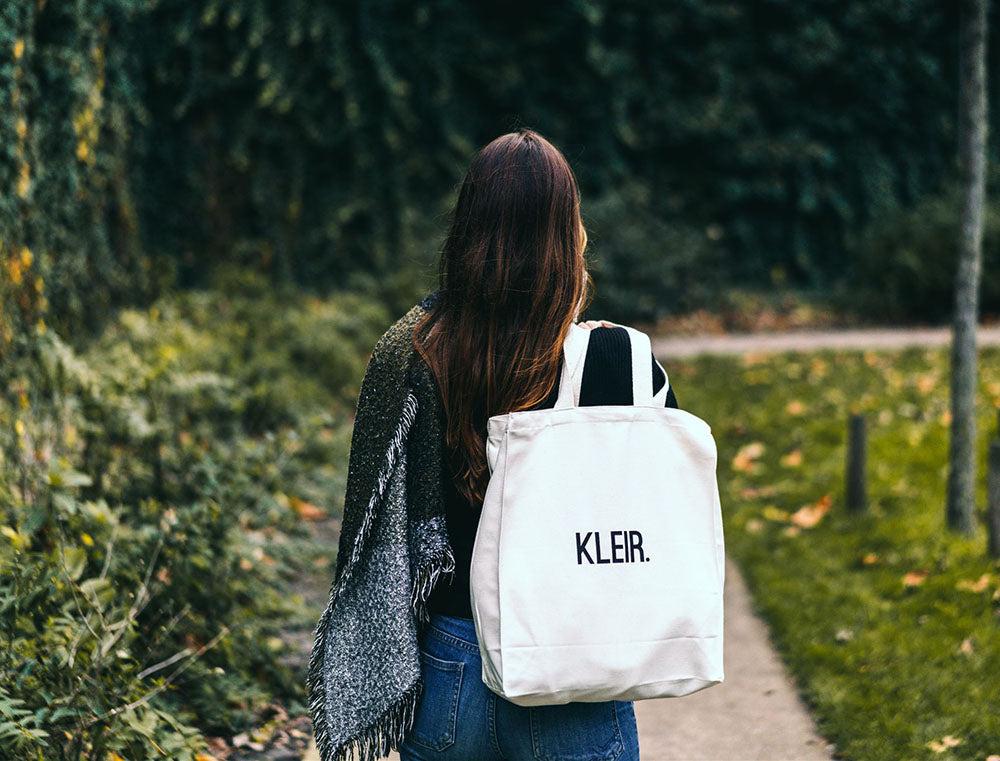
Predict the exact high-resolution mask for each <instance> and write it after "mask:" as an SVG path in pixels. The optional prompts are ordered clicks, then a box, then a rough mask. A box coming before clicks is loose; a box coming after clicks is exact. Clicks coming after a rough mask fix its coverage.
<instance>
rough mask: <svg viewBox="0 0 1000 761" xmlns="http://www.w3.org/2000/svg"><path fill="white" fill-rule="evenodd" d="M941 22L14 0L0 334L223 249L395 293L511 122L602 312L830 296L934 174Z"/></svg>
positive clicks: (952, 39) (905, 2)
mask: <svg viewBox="0 0 1000 761" xmlns="http://www.w3.org/2000/svg"><path fill="white" fill-rule="evenodd" d="M522 11H523V12H522ZM957 28H958V25H957V6H953V5H950V4H941V3H937V2H934V1H933V0H873V1H872V2H866V3H852V4H849V5H848V6H846V7H845V6H844V5H843V4H841V3H836V2H830V1H828V0H822V1H820V0H816V1H815V2H810V3H793V2H788V0H754V1H753V2H733V0H707V1H706V0H699V1H698V2H695V1H694V0H685V1H684V2H674V3H652V2H648V0H602V1H601V2H598V1H596V0H559V2H555V3H546V4H544V5H542V6H536V5H531V6H528V5H523V4H515V5H513V6H512V5H510V4H507V5H504V6H494V5H491V4H482V3H464V2H458V1H457V0H427V1H426V2H420V3H397V2H360V1H359V0H352V1H351V2H338V3H330V2H326V0H292V1H291V2H286V0H280V1H279V0H206V2H204V3H198V4H192V3H190V2H188V0H127V1H124V0H102V1H101V2H96V3H87V4H81V3H55V2H47V1H46V0H15V1H14V2H9V3H6V4H4V7H3V9H2V10H0V95H2V97H3V99H4V100H5V102H8V101H9V102H10V103H11V104H12V108H9V109H3V112H2V114H0V145H2V146H3V150H2V151H0V178H2V183H3V186H4V187H5V188H8V189H14V191H15V192H9V191H8V192H6V193H5V194H4V197H3V198H2V200H0V258H2V259H3V260H4V262H5V263H6V264H7V265H10V264H11V263H12V262H16V261H21V259H20V257H22V254H23V251H24V250H27V251H29V252H30V253H31V254H32V255H33V263H31V264H24V263H23V261H22V264H21V265H19V266H21V269H22V270H23V272H22V273H21V274H22V275H23V277H22V285H21V287H20V288H19V290H18V293H17V294H16V296H11V295H10V294H7V295H6V296H2V303H3V307H4V310H5V312H4V314H5V317H4V320H6V321H8V322H10V321H11V320H13V319H14V318H13V317H12V316H11V314H13V313H15V312H16V313H20V312H25V313H26V314H27V317H26V318H25V319H26V320H27V322H29V323H30V322H32V321H33V320H34V319H35V317H36V315H35V314H34V312H35V311H36V309H35V307H36V304H35V302H36V301H40V300H42V301H43V300H44V299H46V298H47V299H48V301H49V302H51V303H52V304H53V305H54V306H56V307H57V308H56V309H55V310H54V311H53V316H52V318H53V319H55V320H58V321H59V324H60V325H71V324H76V323H82V324H88V323H96V322H98V321H99V319H100V316H101V315H102V314H103V313H104V309H102V307H104V306H106V305H107V304H110V303H115V302H121V301H129V300H146V299H148V298H149V296H150V295H152V294H154V293H156V292H157V290H158V289H159V287H160V285H161V283H162V282H163V281H164V280H167V279H169V278H170V277H172V276H176V277H177V278H178V282H180V283H181V284H183V285H189V284H199V283H201V284H203V283H205V282H207V278H208V277H210V273H211V269H212V267H213V266H214V265H216V264H218V263H219V262H236V263H241V264H250V265H252V266H254V267H257V268H260V269H262V270H264V271H266V272H268V273H269V274H270V275H271V276H272V277H273V278H274V279H276V280H279V281H280V280H294V281H297V282H299V283H303V284H308V285H310V286H313V285H322V286H333V287H339V288H354V289H357V288H360V287H368V286H369V285H372V286H373V287H374V290H376V291H378V292H379V293H380V295H382V296H383V297H385V298H389V299H391V300H393V301H394V302H395V305H396V306H398V307H402V305H403V304H404V303H407V302H408V301H409V298H410V296H411V295H412V293H413V283H414V281H416V282H418V283H426V282H427V281H428V279H429V278H430V276H431V273H432V271H433V262H434V259H435V252H436V251H437V250H438V248H439V246H440V244H441V241H442V236H443V235H444V233H445V230H446V225H447V210H448V208H449V206H450V203H451V201H452V198H453V192H454V189H455V187H456V184H457V182H458V181H459V180H460V179H461V176H462V173H463V171H464V169H465V167H466V166H467V164H468V161H469V160H470V158H471V157H472V155H473V153H474V152H475V150H476V149H477V148H478V147H479V146H481V145H483V144H484V143H486V142H487V141H489V140H491V139H492V138H494V137H496V136H497V135H498V134H500V133H502V132H504V131H507V130H509V129H512V128H513V127H516V126H518V125H520V124H527V125H529V126H532V127H535V128H537V129H539V130H540V131H541V132H542V133H543V134H545V135H547V136H549V137H550V138H551V139H552V140H553V141H554V142H555V143H556V144H557V145H559V146H560V147H561V148H562V149H563V151H564V152H565V154H566V155H567V157H568V158H569V160H570V162H571V163H572V164H573V166H574V167H575V169H576V171H577V173H578V176H579V179H580V182H581V185H582V187H583V190H584V212H585V216H586V218H587V224H588V225H589V227H590V228H591V233H592V234H591V240H592V241H593V255H594V258H595V266H596V267H598V268H600V271H601V274H602V279H601V282H602V283H603V284H604V289H603V290H602V291H600V292H599V293H598V305H599V306H600V308H601V309H602V311H604V312H605V313H606V314H608V315H609V316H613V317H618V318H621V319H635V318H644V319H645V318H652V317H656V316H657V315H658V314H660V313H663V312H669V311H675V310H676V309H679V308H683V307H684V306H686V305H687V304H689V303H691V302H693V303H695V304H697V303H699V302H705V301H707V300H708V299H709V298H710V296H711V293H712V290H713V286H714V285H715V284H716V282H717V281H721V282H722V283H726V282H738V283H741V284H746V283H751V284H753V283H756V284H757V285H765V286H767V285H779V286H780V285H784V284H790V285H796V286H798V287H807V288H812V289H818V290H821V291H822V290H829V289H830V287H831V286H832V285H834V284H835V283H836V282H837V281H838V280H842V279H844V278H847V280H848V282H849V283H850V282H852V281H850V278H851V277H852V276H853V273H855V272H856V268H854V267H853V266H852V265H853V263H854V261H855V257H856V256H857V251H858V245H859V237H860V236H861V233H862V231H863V230H865V229H866V227H867V226H868V225H869V223H871V222H872V221H878V220H880V219H881V218H882V217H883V216H885V215H886V214H889V213H892V212H893V211H894V210H896V209H899V208H904V209H905V208H908V207H910V206H912V205H913V204H914V203H917V202H918V201H920V200H921V199H924V198H926V197H928V196H930V195H932V194H934V193H936V192H937V191H938V190H939V188H940V187H941V185H942V182H943V181H944V180H946V179H947V178H948V177H949V176H950V175H951V171H952V168H953V164H954V155H955V146H956V125H955V123H954V121H955V119H954V115H955V113H956V100H957V98H956V88H955V82H956V81H957V75H956V59H957V44H958V39H957ZM997 38H998V36H997V35H994V36H993V38H992V39H993V40H994V42H993V43H992V45H993V49H994V50H997V49H998V46H997V43H996V42H995V40H996V39H997ZM992 86H993V88H994V90H995V89H996V88H997V83H995V82H994V83H993V85H992ZM998 111H1000V109H992V110H991V114H994V118H995V119H996V118H997V117H995V115H996V114H997V113H998ZM26 259H27V257H26V258H25V260H26ZM879 276H881V273H879ZM887 277H889V278H892V277H894V275H893V273H892V272H889V273H888V274H887ZM41 281H44V283H45V288H44V289H42V288H38V290H37V291H35V290H32V289H33V287H34V283H36V282H41ZM692 284H694V285H695V286H697V287H694V288H692V287H691V285H692ZM8 285H9V284H8ZM636 287H639V288H641V290H642V291H643V294H642V295H641V297H640V298H633V297H632V296H633V293H634V292H635V289H636ZM5 288H6V286H5ZM905 311H907V313H911V312H910V307H909V306H908V305H905ZM18 319H20V318H18Z"/></svg>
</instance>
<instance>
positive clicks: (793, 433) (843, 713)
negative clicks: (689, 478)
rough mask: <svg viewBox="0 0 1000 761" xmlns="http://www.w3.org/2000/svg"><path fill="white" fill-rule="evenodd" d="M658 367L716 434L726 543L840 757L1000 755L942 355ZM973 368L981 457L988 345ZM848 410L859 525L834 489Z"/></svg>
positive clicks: (999, 367)
mask: <svg viewBox="0 0 1000 761" xmlns="http://www.w3.org/2000/svg"><path fill="white" fill-rule="evenodd" d="M665 366H666V368H667V371H668V372H669V373H670V374H671V378H672V379H673V383H674V386H675V387H676V389H677V395H678V399H680V400H681V403H682V405H683V406H684V407H685V408H686V409H689V410H691V411H692V412H694V413H696V414H698V415H700V416H702V417H704V418H705V419H706V420H708V421H709V422H710V423H711V425H712V427H713V430H714V433H715V435H716V437H717V439H718V442H719V476H720V489H721V493H722V499H723V512H724V515H725V527H726V549H727V552H728V553H729V554H731V555H732V556H734V557H735V559H736V560H737V561H738V562H739V564H740V566H741V568H742V569H743V571H744V573H745V575H746V577H747V580H748V582H749V584H750V587H751V591H752V594H753V598H754V601H755V604H756V606H757V607H758V608H759V609H760V611H761V612H762V613H763V614H764V616H765V618H766V619H767V621H768V623H769V624H770V627H771V633H772V636H773V638H774V640H775V642H776V643H777V645H778V647H779V649H780V651H781V652H782V654H783V656H784V658H785V660H786V662H787V663H788V664H789V666H790V667H791V670H792V672H793V673H794V674H795V675H796V676H797V678H798V682H799V685H800V687H801V689H802V692H803V694H804V695H805V697H806V699H807V700H808V702H809V703H810V705H811V706H812V707H813V709H814V714H815V716H816V717H817V719H818V721H819V726H820V729H821V731H822V732H823V734H825V735H826V736H827V737H828V738H830V739H831V740H832V741H834V742H835V743H836V745H837V750H838V752H839V753H840V754H841V755H842V756H843V757H844V758H847V759H851V761H883V760H884V759H890V758H892V759H901V758H906V759H935V758H949V759H970V761H971V760H973V759H974V760H975V761H982V759H985V758H987V757H988V756H991V754H996V753H997V752H998V749H1000V715H998V714H997V712H996V711H991V710H985V707H986V706H995V705H998V704H1000V683H998V682H997V680H996V679H995V675H996V674H997V673H1000V563H994V562H991V561H990V560H989V559H988V558H987V556H986V552H985V544H986V542H985V536H984V533H985V532H984V531H983V530H982V529H981V528H980V530H978V531H977V533H976V535H975V536H974V537H973V538H972V539H964V538H960V537H956V536H955V535H953V534H950V533H949V532H948V531H946V530H945V524H944V512H945V511H944V502H945V475H946V467H947V436H948V417H947V415H948V412H947V410H948V375H947V370H946V368H947V367H948V362H947V353H946V352H945V351H940V350H927V351H924V350H907V351H901V352H892V353H878V354H876V353H872V352H865V353H862V352H838V353H830V352H821V353H815V354H790V355H787V356H782V357H765V356H755V355H748V356H747V357H746V358H745V359H741V358H703V359H700V360H696V361H690V362H680V361H678V362H674V363H669V362H668V363H666V365H665ZM982 368H983V371H982V375H981V386H980V400H981V402H980V406H979V411H980V421H979V422H980V425H979V430H980V433H981V442H980V443H981V446H979V447H978V448H977V449H978V451H979V452H981V453H984V452H985V451H986V446H985V444H986V438H987V437H994V436H996V435H997V430H996V410H997V407H998V406H1000V353H998V352H997V350H995V349H989V350H986V351H985V352H984V354H983V358H982ZM734 389H736V390H737V392H736V393H734ZM851 410H854V411H860V412H863V413H865V414H866V416H867V418H868V422H869V448H870V451H869V477H870V498H871V502H872V505H871V509H870V512H869V514H867V515H864V516H860V517H851V516H849V515H848V514H847V513H846V510H845V507H844V498H843V495H844V486H843V483H844V462H845V450H844V446H845V444H844V442H845V438H846V428H847V425H846V422H847V415H848V412H849V411H851ZM979 472H980V474H981V476H982V474H983V472H984V471H983V468H982V467H981V468H980V471H979ZM984 481H985V478H982V481H981V485H982V482H984ZM983 498H984V494H983V490H982V489H980V492H979V500H980V504H983V501H984V499H983ZM945 738H950V739H945ZM956 740H957V741H958V744H955V745H954V747H949V745H951V744H953V743H954V741H956Z"/></svg>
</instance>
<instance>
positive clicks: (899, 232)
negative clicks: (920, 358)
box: [837, 182, 1000, 323]
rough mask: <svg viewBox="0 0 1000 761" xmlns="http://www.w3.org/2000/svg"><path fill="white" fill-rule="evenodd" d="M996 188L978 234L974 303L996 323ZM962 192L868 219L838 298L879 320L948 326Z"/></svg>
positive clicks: (999, 217) (999, 302) (999, 281)
mask: <svg viewBox="0 0 1000 761" xmlns="http://www.w3.org/2000/svg"><path fill="white" fill-rule="evenodd" d="M996 190H1000V182H994V183H991V187H990V188H989V189H988V194H987V203H986V210H985V215H984V229H983V260H982V274H981V283H980V291H979V292H980V295H979V303H980V310H981V312H982V313H983V314H986V315H990V316H992V317H994V318H996V317H1000V197H998V196H997V193H996ZM961 208H962V194H961V191H960V189H959V188H958V187H956V186H953V185H952V186H949V187H947V188H946V190H945V191H944V192H942V193H941V194H940V195H934V196H929V197H927V198H925V199H923V200H921V201H920V202H918V203H917V204H916V205H915V206H913V207H912V208H899V209H896V210H894V211H892V212H888V213H887V214H886V215H885V216H884V217H882V218H880V219H878V220H875V221H873V223H872V224H871V225H869V227H868V228H867V229H866V230H865V232H864V234H863V235H862V238H861V242H860V245H859V246H858V256H857V261H856V263H855V265H854V270H853V274H852V277H851V278H850V280H849V281H848V282H845V283H842V284H840V286H839V288H838V289H837V290H838V291H839V293H838V300H839V301H840V302H841V303H842V306H843V308H844V309H849V310H853V311H856V312H859V313H862V314H865V315H868V316H871V317H875V318H877V319H878V320H879V321H880V322H893V321H907V320H918V321H922V322H936V323H941V322H947V321H948V319H949V318H950V317H951V312H952V303H953V301H954V291H955V274H956V272H957V270H958V245H957V241H958V236H959V230H960V227H961Z"/></svg>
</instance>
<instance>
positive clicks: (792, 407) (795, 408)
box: [785, 399, 806, 415]
mask: <svg viewBox="0 0 1000 761" xmlns="http://www.w3.org/2000/svg"><path fill="white" fill-rule="evenodd" d="M805 411H806V406H805V405H804V404H803V403H802V402H801V401H800V400H798V399H792V401H790V402H789V403H788V405H787V406H786V407H785V412H787V413H788V414H789V415H801V414H802V413H803V412H805Z"/></svg>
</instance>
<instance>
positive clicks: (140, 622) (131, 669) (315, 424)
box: [0, 282, 388, 761]
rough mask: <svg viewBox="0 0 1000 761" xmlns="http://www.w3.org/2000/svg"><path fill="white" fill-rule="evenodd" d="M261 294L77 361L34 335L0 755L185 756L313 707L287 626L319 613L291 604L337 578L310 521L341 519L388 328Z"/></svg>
mask: <svg viewBox="0 0 1000 761" xmlns="http://www.w3.org/2000/svg"><path fill="white" fill-rule="evenodd" d="M250 286H251V287H249V288H247V287H244V288H243V289H242V293H240V294H239V295H233V292H234V290H235V289H234V287H233V285H232V283H230V286H229V287H228V288H227V290H228V291H229V293H230V295H227V296H223V295H220V294H219V293H217V292H216V293H213V292H198V291H196V292H189V293H187V294H185V295H183V296H180V297H171V298H167V299H163V300H161V301H159V302H157V303H156V304H154V306H153V307H151V308H149V309H145V310H132V309H130V310H126V311H124V312H123V313H122V315H121V317H120V318H119V319H117V320H116V321H115V322H114V323H112V324H110V325H109V326H108V327H107V329H106V330H105V331H104V332H103V333H102V335H101V336H100V337H99V339H98V340H97V341H96V342H94V343H93V344H92V345H90V346H88V347H87V348H86V350H85V351H84V352H82V353H76V352H74V351H73V350H72V349H71V348H70V347H69V346H67V345H66V344H65V343H63V342H62V341H61V340H60V339H59V338H58V337H57V336H56V335H55V334H54V333H53V332H52V331H42V332H39V333H38V334H36V335H34V336H32V342H31V343H32V350H31V352H30V354H29V355H28V357H27V358H26V359H25V360H24V361H23V362H22V363H20V364H19V365H18V367H17V368H15V370H14V371H12V372H11V381H10V383H9V384H8V385H7V386H5V387H4V389H3V392H2V396H0V757H3V758H4V759H11V760H12V761H13V760H14V759H40V758H46V759H61V760H63V761H70V760H76V759H92V760H93V761H98V760H99V759H104V758H116V757H121V758H128V759H143V758H150V759H153V758H164V757H167V758H171V759H177V760H178V761H184V760H185V759H188V760H190V759H193V758H194V754H195V753H196V752H197V751H198V750H199V749H202V748H204V741H203V739H202V734H201V733H202V732H204V733H210V734H219V735H224V736H231V735H232V734H234V733H236V732H239V731H241V730H244V729H247V728H252V727H253V726H255V722H257V721H258V720H259V718H258V717H259V712H260V710H261V709H262V707H264V706H266V705H267V704H268V702H269V701H271V700H274V699H280V700H281V701H282V702H283V703H284V704H285V705H288V706H290V707H293V708H294V707H295V706H298V709H297V710H298V711H299V712H302V711H304V699H305V696H304V674H301V673H293V672H292V671H290V669H289V667H288V666H286V665H283V664H282V661H281V659H280V657H279V656H281V655H282V648H283V644H282V641H281V640H280V639H278V638H277V636H276V634H277V633H278V631H279V630H280V629H281V628H283V627H287V626H288V625H289V622H291V621H296V620H300V619H303V618H306V619H309V622H310V624H313V623H314V622H315V616H316V615H317V614H318V611H315V610H306V609H304V608H305V606H304V605H303V600H302V599H301V597H299V598H296V597H294V596H286V595H285V594H284V590H285V589H287V588H288V586H289V582H290V581H291V580H292V579H294V578H296V577H297V576H298V575H301V574H303V573H310V574H320V575H322V576H326V577H328V578H332V567H331V566H330V565H329V562H330V561H331V560H332V555H333V551H334V548H332V547H325V548H320V554H319V556H318V557H316V555H315V553H313V552H309V551H306V550H307V549H308V546H309V544H308V542H304V538H305V537H306V536H307V534H308V532H307V531H306V530H305V528H304V524H303V522H302V521H303V519H309V518H313V517H316V515H317V509H319V510H322V511H324V512H327V513H329V514H331V515H336V514H338V512H339V510H340V505H341V500H342V496H343V486H344V482H345V478H346V465H347V448H348V444H349V436H350V417H351V413H352V412H353V405H354V402H353V400H354V396H355V394H356V392H357V386H358V384H359V382H360V377H361V373H362V371H363V369H364V358H365V355H366V352H367V351H369V350H370V349H371V346H372V345H373V344H374V342H375V340H376V339H377V337H378V335H379V334H380V332H381V330H382V329H383V328H384V327H385V324H386V323H387V322H388V317H387V315H386V313H385V312H384V311H383V310H382V309H380V308H374V307H372V306H369V305H367V304H365V303H364V302H362V301H360V300H358V299H357V298H354V297H344V298H337V299H333V300H327V301H322V302H321V301H315V300H304V301H303V300H302V297H301V295H296V294H286V295H282V296H274V295H268V293H267V290H268V287H267V285H266V283H257V284H256V285H254V284H253V282H251V283H250ZM317 562H321V563H322V565H317ZM160 749H162V751H161V750H160ZM114 753H117V754H118V756H114V755H111V754H114ZM164 754H165V755H164Z"/></svg>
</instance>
